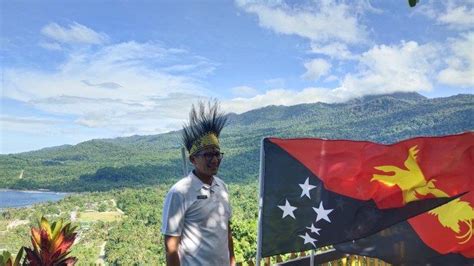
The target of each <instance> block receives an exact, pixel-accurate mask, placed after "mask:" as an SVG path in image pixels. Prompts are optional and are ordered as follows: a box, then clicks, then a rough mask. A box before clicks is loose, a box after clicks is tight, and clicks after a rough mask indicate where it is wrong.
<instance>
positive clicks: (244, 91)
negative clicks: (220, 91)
mask: <svg viewBox="0 0 474 266" xmlns="http://www.w3.org/2000/svg"><path fill="white" fill-rule="evenodd" d="M231 92H232V94H234V95H235V96H241V97H248V96H254V95H256V94H258V91H257V90H256V89H255V88H252V87H249V86H237V87H233V88H232V89H231Z"/></svg>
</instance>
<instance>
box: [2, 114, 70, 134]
mask: <svg viewBox="0 0 474 266" xmlns="http://www.w3.org/2000/svg"><path fill="white" fill-rule="evenodd" d="M67 122H68V121H67V120H63V119H57V118H50V117H38V116H13V115H1V116H0V124H1V127H2V130H1V131H4V130H9V131H19V132H28V133H32V134H51V133H52V131H53V130H52V128H53V127H57V126H60V125H66V124H67Z"/></svg>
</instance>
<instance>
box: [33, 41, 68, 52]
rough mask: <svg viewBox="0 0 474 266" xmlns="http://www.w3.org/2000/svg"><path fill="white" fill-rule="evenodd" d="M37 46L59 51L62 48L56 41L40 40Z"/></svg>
mask: <svg viewBox="0 0 474 266" xmlns="http://www.w3.org/2000/svg"><path fill="white" fill-rule="evenodd" d="M39 46H41V47H43V48H44V49H47V50H52V51H60V50H62V49H63V48H62V47H61V45H60V44H59V43H57V42H40V43H39Z"/></svg>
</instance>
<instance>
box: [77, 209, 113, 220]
mask: <svg viewBox="0 0 474 266" xmlns="http://www.w3.org/2000/svg"><path fill="white" fill-rule="evenodd" d="M120 219H122V214H121V213H119V212H117V211H113V212H98V211H90V212H80V213H78V221H79V222H98V221H102V222H114V221H119V220H120Z"/></svg>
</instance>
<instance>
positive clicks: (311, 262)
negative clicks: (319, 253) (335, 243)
mask: <svg viewBox="0 0 474 266" xmlns="http://www.w3.org/2000/svg"><path fill="white" fill-rule="evenodd" d="M309 265H310V266H314V249H312V250H311V257H309Z"/></svg>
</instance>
